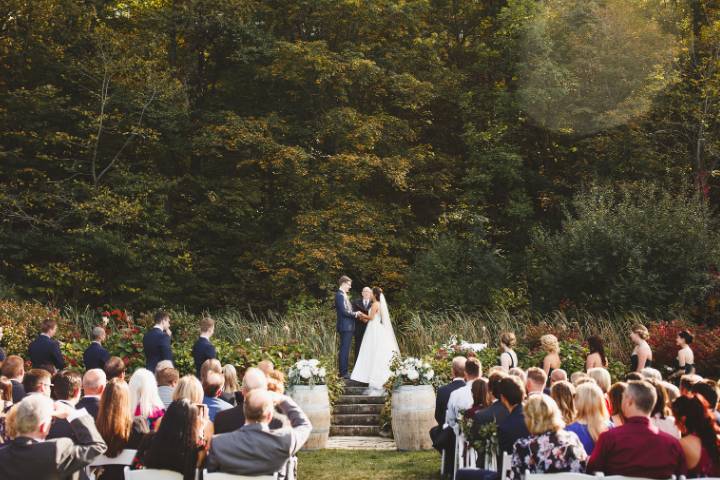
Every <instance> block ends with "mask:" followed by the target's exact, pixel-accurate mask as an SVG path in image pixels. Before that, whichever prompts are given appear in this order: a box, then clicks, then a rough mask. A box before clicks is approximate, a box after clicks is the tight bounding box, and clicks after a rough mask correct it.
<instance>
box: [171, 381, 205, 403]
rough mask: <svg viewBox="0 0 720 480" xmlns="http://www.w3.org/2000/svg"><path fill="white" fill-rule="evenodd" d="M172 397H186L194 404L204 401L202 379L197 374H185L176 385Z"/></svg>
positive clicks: (178, 398)
mask: <svg viewBox="0 0 720 480" xmlns="http://www.w3.org/2000/svg"><path fill="white" fill-rule="evenodd" d="M172 399H173V401H175V400H183V399H184V400H187V401H188V402H190V403H192V404H197V403H202V399H203V389H202V384H201V383H200V380H198V379H197V377H196V376H195V375H184V376H183V377H182V378H181V379H180V380H179V381H178V384H177V385H176V386H175V390H174V391H173V396H172Z"/></svg>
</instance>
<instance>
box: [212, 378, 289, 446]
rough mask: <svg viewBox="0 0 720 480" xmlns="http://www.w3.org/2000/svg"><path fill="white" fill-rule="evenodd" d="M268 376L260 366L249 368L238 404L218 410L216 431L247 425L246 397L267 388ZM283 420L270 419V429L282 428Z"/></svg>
mask: <svg viewBox="0 0 720 480" xmlns="http://www.w3.org/2000/svg"><path fill="white" fill-rule="evenodd" d="M267 389H268V380H267V376H266V375H265V374H264V373H263V372H262V370H260V369H259V368H248V369H247V371H246V372H245V376H244V377H243V381H242V387H241V389H240V392H241V394H242V395H241V396H240V397H239V399H238V404H237V405H236V406H235V407H233V408H230V409H228V410H223V411H221V412H218V414H217V415H216V416H215V433H218V434H220V433H227V432H232V431H234V430H237V429H238V428H241V427H242V426H243V425H245V413H244V411H243V403H244V398H246V397H247V396H248V395H249V394H250V392H253V391H255V390H261V391H262V390H267ZM282 426H283V424H282V421H281V420H279V419H277V418H275V417H273V419H272V420H271V421H270V430H276V429H278V428H282Z"/></svg>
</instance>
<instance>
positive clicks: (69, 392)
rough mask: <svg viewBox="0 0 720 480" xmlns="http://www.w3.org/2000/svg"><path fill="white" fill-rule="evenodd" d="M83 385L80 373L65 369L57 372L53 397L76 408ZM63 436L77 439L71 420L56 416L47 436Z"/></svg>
mask: <svg viewBox="0 0 720 480" xmlns="http://www.w3.org/2000/svg"><path fill="white" fill-rule="evenodd" d="M81 386H82V379H81V377H80V374H79V373H77V372H71V371H69V370H63V371H62V372H59V373H56V374H55V376H54V377H53V378H52V398H53V399H54V400H56V401H58V402H59V403H64V404H65V405H67V406H69V407H70V408H75V405H77V403H78V401H80V390H81ZM62 437H67V438H70V439H72V440H73V441H75V440H76V439H75V437H74V436H73V430H72V427H71V426H70V422H68V421H67V420H66V419H64V418H55V419H53V422H52V426H51V427H50V432H49V433H48V436H47V438H62Z"/></svg>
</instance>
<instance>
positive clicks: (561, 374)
mask: <svg viewBox="0 0 720 480" xmlns="http://www.w3.org/2000/svg"><path fill="white" fill-rule="evenodd" d="M567 381H568V375H567V372H566V371H565V370H563V369H562V368H556V369H555V370H553V372H552V375H550V386H551V387H552V386H553V385H555V384H556V383H558V382H567Z"/></svg>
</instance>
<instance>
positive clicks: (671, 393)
mask: <svg viewBox="0 0 720 480" xmlns="http://www.w3.org/2000/svg"><path fill="white" fill-rule="evenodd" d="M660 383H662V386H663V387H665V391H666V392H667V394H668V403H669V404H670V405H672V403H673V402H674V401H675V399H676V398H678V397H679V396H680V389H679V388H678V387H677V386H675V385H673V384H672V383H670V382H666V381H664V380H663V381H662V382H660Z"/></svg>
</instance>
